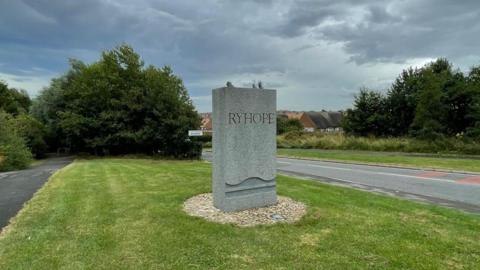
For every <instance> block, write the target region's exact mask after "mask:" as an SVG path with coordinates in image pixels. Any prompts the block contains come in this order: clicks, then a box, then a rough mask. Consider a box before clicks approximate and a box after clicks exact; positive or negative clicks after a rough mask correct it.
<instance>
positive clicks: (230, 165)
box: [212, 83, 277, 212]
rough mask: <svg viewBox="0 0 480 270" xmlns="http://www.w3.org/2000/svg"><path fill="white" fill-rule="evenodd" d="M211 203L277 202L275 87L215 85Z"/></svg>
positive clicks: (226, 207)
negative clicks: (216, 86)
mask: <svg viewBox="0 0 480 270" xmlns="http://www.w3.org/2000/svg"><path fill="white" fill-rule="evenodd" d="M212 92H213V95H212V98H213V113H212V119H213V185H212V186H213V188H212V189H213V204H214V206H215V207H216V208H218V209H220V210H222V211H225V212H230V211H237V210H243V209H248V208H255V207H264V206H269V205H273V204H275V203H276V202H277V193H276V179H275V177H276V151H277V143H276V126H277V123H276V108H277V105H276V102H277V97H276V90H272V89H261V88H236V87H234V86H233V85H232V84H231V83H227V87H222V88H218V89H213V91H212Z"/></svg>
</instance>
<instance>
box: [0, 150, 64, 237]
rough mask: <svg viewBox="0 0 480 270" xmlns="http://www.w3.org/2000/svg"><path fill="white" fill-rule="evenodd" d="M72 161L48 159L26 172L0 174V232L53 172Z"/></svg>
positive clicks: (62, 158)
mask: <svg viewBox="0 0 480 270" xmlns="http://www.w3.org/2000/svg"><path fill="white" fill-rule="evenodd" d="M72 161H73V159H72V158H71V157H59V158H50V159H47V160H45V161H44V162H43V163H42V164H40V165H38V166H35V167H33V168H30V169H27V170H22V171H14V172H5V173H0V230H1V229H2V228H3V227H4V226H6V225H7V224H8V221H9V220H10V218H12V217H13V216H15V215H16V214H17V212H18V211H19V210H20V209H22V207H23V204H24V203H25V202H26V201H28V200H30V198H32V196H33V194H34V193H35V192H36V191H37V190H38V189H39V188H40V187H42V186H43V184H44V183H45V182H46V181H47V179H48V178H49V177H50V176H51V175H52V174H53V173H54V172H55V171H57V170H59V169H61V168H63V167H65V166H66V165H68V164H70V163H71V162H72Z"/></svg>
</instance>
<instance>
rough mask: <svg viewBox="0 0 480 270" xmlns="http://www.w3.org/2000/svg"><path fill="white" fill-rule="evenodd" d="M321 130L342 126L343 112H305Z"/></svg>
mask: <svg viewBox="0 0 480 270" xmlns="http://www.w3.org/2000/svg"><path fill="white" fill-rule="evenodd" d="M305 114H307V115H308V117H309V118H310V119H311V120H312V121H313V122H314V123H315V126H316V127H317V128H319V129H325V128H336V127H340V126H341V125H342V113H341V112H326V111H322V112H305Z"/></svg>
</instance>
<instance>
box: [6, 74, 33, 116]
mask: <svg viewBox="0 0 480 270" xmlns="http://www.w3.org/2000/svg"><path fill="white" fill-rule="evenodd" d="M30 104H31V101H30V97H29V96H28V94H27V92H25V90H17V89H14V88H9V87H8V85H7V84H6V83H5V82H3V81H0V110H3V111H5V112H6V113H9V114H12V115H17V114H20V113H26V112H28V109H29V107H30Z"/></svg>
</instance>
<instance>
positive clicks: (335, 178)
mask: <svg viewBox="0 0 480 270" xmlns="http://www.w3.org/2000/svg"><path fill="white" fill-rule="evenodd" d="M211 155H212V154H211V153H210V152H205V153H204V158H205V159H206V160H211ZM277 169H278V171H279V172H280V173H283V174H288V175H294V176H302V177H306V178H310V179H314V180H318V181H322V182H328V183H332V184H338V185H344V186H345V185H346V186H350V187H354V188H358V189H363V190H369V191H375V192H381V193H386V194H390V195H395V196H400V197H404V198H408V199H414V200H420V201H427V202H431V203H435V204H440V205H444V206H448V207H454V208H458V209H462V210H465V211H468V212H475V213H480V174H471V173H448V172H439V171H430V170H416V169H404V168H392V167H382V166H374V165H356V164H346V163H340V162H328V161H313V160H300V159H291V158H277Z"/></svg>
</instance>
